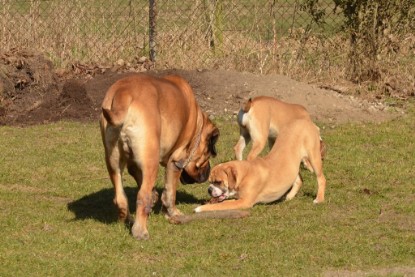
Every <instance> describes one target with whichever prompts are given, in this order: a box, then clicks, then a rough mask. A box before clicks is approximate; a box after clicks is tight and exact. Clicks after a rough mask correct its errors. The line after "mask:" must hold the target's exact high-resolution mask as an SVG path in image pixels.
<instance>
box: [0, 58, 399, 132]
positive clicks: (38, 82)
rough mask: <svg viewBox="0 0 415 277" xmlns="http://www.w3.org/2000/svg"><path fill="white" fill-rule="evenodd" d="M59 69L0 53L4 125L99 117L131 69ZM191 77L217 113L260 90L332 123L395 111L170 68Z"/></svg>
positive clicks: (290, 84) (267, 79)
mask: <svg viewBox="0 0 415 277" xmlns="http://www.w3.org/2000/svg"><path fill="white" fill-rule="evenodd" d="M95 69H96V70H89V71H88V70H86V71H84V72H81V73H78V74H74V72H75V70H73V71H71V72H58V71H57V70H55V69H54V68H53V67H52V63H51V62H50V61H49V60H47V59H46V58H45V57H44V56H43V55H41V54H39V53H32V52H27V51H14V52H9V53H0V125H29V124H41V123H48V122H54V121H58V120H63V119H65V120H76V121H91V120H97V119H98V115H99V112H100V106H101V102H102V100H103V97H104V94H105V92H106V90H107V89H108V87H109V86H110V85H111V84H113V83H114V82H115V81H116V80H118V79H119V78H122V77H124V76H126V75H129V74H134V73H131V72H127V71H131V69H132V68H130V69H128V68H126V67H125V66H121V67H120V66H118V67H117V68H116V69H109V68H107V69H102V68H98V67H96V68H95ZM148 73H149V74H154V75H165V74H179V75H182V76H183V77H184V78H185V79H187V80H188V81H189V83H190V84H191V86H192V87H193V89H194V92H195V94H196V98H197V100H198V102H199V105H200V106H201V107H202V109H203V110H204V111H206V112H207V113H209V114H211V115H213V116H223V115H234V114H235V113H237V111H238V110H239V107H240V105H241V103H243V102H244V101H245V100H246V99H248V98H250V97H255V96H258V95H269V96H274V97H276V98H278V99H281V100H283V101H287V102H291V103H298V104H302V105H304V106H305V107H306V108H307V109H308V110H309V112H310V113H311V115H312V117H313V118H314V119H315V120H318V121H320V122H327V123H332V124H337V123H344V122H382V121H385V120H389V119H391V118H393V117H395V116H397V113H391V112H390V111H389V109H388V108H387V107H386V106H385V105H384V104H382V103H380V102H378V103H375V102H368V101H366V100H362V99H358V98H353V97H351V96H344V95H341V94H339V93H337V92H334V91H330V90H324V89H320V88H318V87H316V86H312V85H309V84H305V83H301V82H297V81H294V80H292V79H290V78H288V77H285V76H281V75H255V74H251V73H246V72H235V71H226V70H166V71H159V72H155V71H153V72H148Z"/></svg>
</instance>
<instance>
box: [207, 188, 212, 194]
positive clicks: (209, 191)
mask: <svg viewBox="0 0 415 277" xmlns="http://www.w3.org/2000/svg"><path fill="white" fill-rule="evenodd" d="M212 191H213V188H212V187H209V188H208V193H209V194H210V195H212Z"/></svg>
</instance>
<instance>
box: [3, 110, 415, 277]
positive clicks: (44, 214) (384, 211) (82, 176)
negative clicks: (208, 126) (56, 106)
mask: <svg viewBox="0 0 415 277" xmlns="http://www.w3.org/2000/svg"><path fill="white" fill-rule="evenodd" d="M414 118H415V116H414V114H412V115H410V116H408V117H406V118H401V119H398V120H395V121H392V122H387V123H383V124H364V125H363V124H348V125H341V126H339V127H336V128H333V129H332V128H329V127H326V128H325V126H324V124H320V127H322V135H323V138H324V140H325V141H326V142H327V145H328V155H327V158H326V160H325V163H324V170H325V174H326V177H327V190H326V202H325V203H324V204H321V205H313V203H312V200H313V198H314V196H315V193H316V190H317V186H316V181H315V178H314V176H313V175H312V174H311V173H308V172H305V171H302V172H303V177H304V185H303V187H302V188H301V190H300V192H299V194H298V195H297V197H296V198H295V199H293V200H292V201H290V202H278V203H273V204H270V205H257V206H255V207H254V208H253V209H252V215H251V216H250V217H248V218H244V219H238V220H206V221H197V222H193V223H190V224H188V225H172V224H169V223H168V222H167V221H166V220H165V219H164V217H163V215H162V214H161V213H160V209H159V208H156V209H155V210H154V212H153V214H152V215H151V217H150V221H149V231H150V236H151V239H150V240H149V241H136V240H134V239H133V238H132V236H131V235H130V233H129V230H128V229H126V228H125V227H124V226H122V225H120V224H118V223H117V222H116V211H115V207H114V206H113V204H112V197H113V191H112V186H111V184H110V181H109V179H108V177H107V172H106V170H105V165H104V161H103V147H102V145H101V139H100V134H99V130H98V126H97V124H96V123H91V124H82V123H70V122H61V123H56V124H51V125H40V126H33V127H27V128H15V127H1V128H0V134H1V135H0V151H1V153H2V154H1V156H0V160H1V162H0V210H1V213H0V222H1V228H0V247H1V251H0V253H1V255H0V263H1V264H2V266H1V267H0V275H1V276H25V275H26V276H29V275H30V276H63V275H65V276H75V275H76V276H92V275H98V276H108V275H115V276H133V275H134V276H149V275H151V276H197V275H200V276H214V275H220V276H224V275H230V276H232V275H236V274H237V275H240V276H255V275H258V274H259V273H260V275H262V276H296V275H301V276H305V275H307V276H316V275H324V274H329V275H330V274H334V275H335V274H336V272H337V273H339V274H340V273H342V274H344V272H345V271H346V272H349V273H353V272H355V273H356V272H360V273H361V272H369V273H370V274H372V275H377V274H380V273H379V272H381V273H382V272H383V273H385V272H386V274H388V275H394V276H395V275H399V274H401V275H404V273H402V272H401V271H400V270H401V269H404V270H406V271H404V272H408V271H409V272H412V273H413V272H414V270H415V262H414V259H413V257H414V256H415V247H414V245H415V233H414V230H415V206H414V202H415V187H414V183H413V182H414V180H415V173H414V170H413V169H414V168H415V159H414V158H413V153H415V142H414V137H415V131H414V124H413V122H414ZM217 124H218V126H219V128H220V130H221V138H220V141H219V145H218V151H219V155H218V157H217V158H215V159H214V160H213V163H214V164H217V163H219V162H223V161H227V160H229V159H231V158H232V157H233V153H232V146H233V144H234V143H235V142H236V140H237V138H238V130H237V126H236V124H235V123H234V121H229V120H226V119H219V120H218V121H217ZM125 183H126V192H127V195H128V197H129V199H130V200H131V201H132V202H134V198H135V194H136V186H135V184H134V183H133V179H132V178H130V177H129V176H126V177H125ZM157 186H158V187H159V188H161V187H162V173H160V177H159V179H158V181H157ZM206 189H207V185H206V184H198V185H186V186H180V189H179V191H178V207H179V208H180V209H182V210H183V211H184V212H186V213H190V212H192V209H193V208H194V207H196V206H197V205H198V204H199V203H200V202H202V201H204V200H205V199H207V198H208V195H207V191H206ZM379 270H380V271H379ZM382 270H383V271H382Z"/></svg>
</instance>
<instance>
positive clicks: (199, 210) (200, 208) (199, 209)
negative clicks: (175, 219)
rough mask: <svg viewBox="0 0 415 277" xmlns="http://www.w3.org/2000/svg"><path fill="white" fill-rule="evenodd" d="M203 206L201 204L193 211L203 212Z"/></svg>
mask: <svg viewBox="0 0 415 277" xmlns="http://www.w3.org/2000/svg"><path fill="white" fill-rule="evenodd" d="M202 210H203V209H202V206H199V207H196V208H195V209H194V210H193V211H194V212H195V213H200V212H202Z"/></svg>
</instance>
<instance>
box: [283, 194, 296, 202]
mask: <svg viewBox="0 0 415 277" xmlns="http://www.w3.org/2000/svg"><path fill="white" fill-rule="evenodd" d="M294 197H295V195H289V194H287V196H285V201H290V200H292V199H293V198H294Z"/></svg>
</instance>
